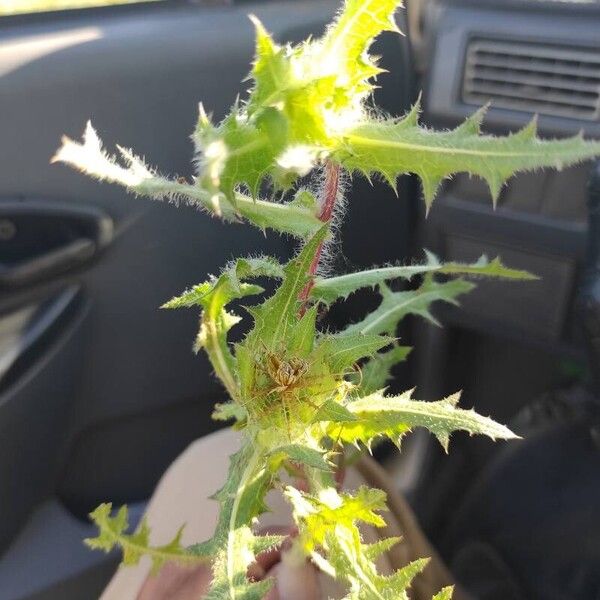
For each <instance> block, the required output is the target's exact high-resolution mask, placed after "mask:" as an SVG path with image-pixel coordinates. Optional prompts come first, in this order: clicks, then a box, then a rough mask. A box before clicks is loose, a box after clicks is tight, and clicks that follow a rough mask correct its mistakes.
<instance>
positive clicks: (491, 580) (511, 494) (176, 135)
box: [0, 0, 600, 600]
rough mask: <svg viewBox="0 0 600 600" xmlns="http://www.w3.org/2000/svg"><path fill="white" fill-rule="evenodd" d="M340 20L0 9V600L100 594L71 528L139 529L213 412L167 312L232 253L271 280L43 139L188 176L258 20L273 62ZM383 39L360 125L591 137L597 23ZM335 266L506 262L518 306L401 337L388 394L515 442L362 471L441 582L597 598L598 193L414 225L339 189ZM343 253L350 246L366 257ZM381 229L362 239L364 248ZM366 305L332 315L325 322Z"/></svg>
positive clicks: (568, 15) (86, 531)
mask: <svg viewBox="0 0 600 600" xmlns="http://www.w3.org/2000/svg"><path fill="white" fill-rule="evenodd" d="M338 4H339V3H338V1H337V0H264V1H259V0H254V1H252V2H248V1H242V0H238V1H236V0H230V1H225V0H223V1H220V0H210V1H209V0H206V1H204V0H196V1H191V0H190V1H187V0H156V1H154V2H130V1H126V0H0V600H55V599H59V598H60V599H61V600H71V599H73V600H75V599H77V600H82V599H87V598H90V599H91V598H97V597H98V595H99V593H100V591H101V590H102V588H103V586H104V585H105V584H106V581H107V580H108V578H110V576H111V574H112V572H113V571H114V569H115V566H116V564H117V560H118V557H117V556H113V555H108V556H105V555H102V554H100V553H97V552H94V553H93V552H91V551H88V550H87V549H86V548H85V547H84V546H83V544H82V539H83V538H85V537H87V536H89V535H91V534H93V528H92V527H91V526H90V525H89V522H88V520H87V517H86V515H87V513H88V512H89V511H90V510H92V509H93V508H94V507H96V506H97V505H98V504H99V503H100V502H103V501H108V500H110V501H112V502H114V503H115V504H120V503H124V502H127V503H129V504H130V505H131V507H132V510H133V513H134V514H137V515H139V514H141V513H142V511H143V509H144V506H145V502H146V501H147V499H148V498H149V496H150V495H151V493H152V490H153V488H154V485H155V484H156V482H157V480H158V478H159V477H160V475H161V473H162V472H163V471H164V469H165V468H166V467H167V466H168V465H169V463H170V462H171V461H172V460H173V459H174V458H175V457H176V456H177V455H178V454H179V453H180V452H181V451H182V450H184V449H185V447H186V446H187V445H188V444H189V443H190V442H191V441H193V440H194V439H196V438H198V437H200V436H202V435H204V434H206V433H208V432H209V431H212V430H213V429H214V427H215V425H214V424H213V423H212V422H211V420H210V414H211V410H212V406H213V404H214V403H215V402H217V401H219V400H222V399H223V392H222V390H221V389H220V387H219V385H218V384H217V383H216V381H215V379H214V378H213V377H212V375H211V373H210V369H209V366H208V363H207V361H206V360H205V358H204V357H203V356H198V357H196V356H194V355H193V354H192V352H191V345H192V340H193V337H194V333H195V329H196V327H197V319H198V315H197V314H196V313H195V312H194V311H190V312H185V311H177V312H174V313H173V312H162V311H159V310H158V309H157V307H158V306H160V305H161V304H162V303H163V302H164V301H165V300H167V299H169V298H171V297H172V296H173V295H175V294H176V293H178V292H180V291H182V290H183V289H185V288H186V287H188V286H190V285H192V284H195V283H198V282H200V281H203V280H204V279H205V278H206V276H207V274H208V273H214V272H217V271H218V270H219V268H220V267H221V266H222V265H223V264H224V263H226V262H227V261H228V260H229V259H230V258H231V257H233V256H236V255H245V254H249V253H253V252H257V251H259V250H260V251H264V252H270V253H273V254H275V255H278V256H281V257H285V256H288V255H289V254H290V253H291V252H293V250H294V248H293V244H292V243H291V242H290V241H289V240H286V239H281V238H277V237H276V236H269V237H268V238H267V239H266V240H265V239H264V238H263V237H262V235H259V234H257V233H256V232H254V231H253V230H252V229H250V228H246V227H243V226H231V225H229V226H223V225H222V224H220V223H219V222H218V221H216V220H211V219H209V218H207V217H206V216H204V215H201V214H198V213H197V212H196V211H195V210H193V209H191V208H185V207H179V208H177V207H174V206H171V205H166V204H159V203H152V202H149V201H145V200H142V199H135V198H132V197H127V196H126V195H125V194H124V193H123V191H122V190H120V189H117V188H116V187H112V186H109V185H99V184H96V183H94V182H92V181H90V180H88V179H86V178H85V177H83V176H81V175H79V174H77V173H75V172H73V171H70V170H69V169H68V168H66V167H64V166H62V165H50V164H49V158H50V157H51V156H52V155H53V153H54V151H55V150H56V148H57V146H58V144H59V141H60V137H61V136H62V135H63V134H67V135H69V136H71V137H75V138H78V137H79V136H80V135H81V132H82V131H83V127H84V125H85V122H86V121H87V119H89V118H91V119H92V120H93V122H94V125H95V127H96V128H97V130H98V131H99V133H100V135H101V137H102V138H103V139H104V140H105V141H106V143H107V144H111V145H112V144H114V143H116V142H118V143H120V144H121V145H123V146H125V147H133V148H135V149H136V151H137V152H138V153H140V154H141V155H143V156H145V157H146V159H147V161H148V162H149V163H150V164H152V165H157V166H158V167H159V168H160V170H161V172H164V173H171V174H176V175H179V176H189V175H191V173H192V167H191V159H192V144H191V141H190V139H189V135H190V133H191V132H192V130H193V127H194V125H195V120H196V117H197V104H198V101H199V100H200V99H202V100H203V102H204V104H205V106H206V107H207V109H208V110H210V111H212V112H213V113H214V114H215V116H216V117H221V116H223V114H224V112H225V111H226V110H227V108H228V107H229V106H230V105H231V103H232V102H233V100H234V99H235V97H236V95H237V94H238V93H240V92H241V91H243V86H241V85H240V83H239V82H240V81H241V80H242V79H243V78H244V77H245V75H246V74H247V73H248V71H249V64H250V60H251V58H252V53H253V28H252V27H251V24H250V22H249V20H248V18H247V15H248V14H249V13H255V14H256V15H258V16H259V18H260V19H261V20H262V21H263V22H264V23H265V25H266V26H267V28H268V29H269V30H271V31H272V32H273V34H274V36H275V38H276V39H277V40H279V41H299V40H301V39H303V38H305V37H306V36H307V35H309V34H319V33H320V32H322V30H323V28H324V26H325V24H326V23H327V22H328V21H329V20H330V19H331V17H332V15H333V14H334V13H335V11H336V9H337V8H338ZM398 22H399V24H400V26H401V28H402V29H403V30H404V31H405V32H406V33H407V35H406V37H399V36H395V35H391V34H389V35H388V34H386V35H384V36H383V37H382V38H381V39H380V40H379V41H378V43H377V47H376V49H375V52H376V53H377V54H380V55H381V56H382V62H383V64H384V66H385V67H386V68H387V69H388V70H389V71H390V73H389V74H386V75H384V76H382V77H381V79H380V82H379V83H380V84H381V88H380V89H379V90H378V92H377V102H378V104H379V105H380V106H381V107H383V109H384V110H386V111H387V112H389V113H392V114H396V115H401V114H403V113H404V112H405V111H406V110H407V109H408V108H409V107H410V106H411V104H412V103H413V102H414V101H415V99H416V97H417V95H418V92H419V90H423V101H424V114H423V119H424V121H425V122H426V123H428V124H429V125H431V126H436V127H441V128H447V127H453V126H456V125H457V124H458V123H459V122H461V121H462V120H463V119H464V118H465V117H466V116H467V115H469V114H471V113H472V112H473V111H475V110H476V109H477V108H478V107H480V106H482V105H483V104H485V103H487V102H488V101H491V102H492V108H491V109H490V111H489V113H488V116H487V118H486V121H485V129H486V130H487V131H488V132H490V133H500V134H505V133H508V132H510V131H514V130H515V129H517V128H519V127H522V126H523V125H525V124H526V123H527V122H528V121H529V120H530V119H531V117H532V115H533V114H538V115H539V126H540V133H541V135H543V136H548V137H560V136H565V135H573V134H575V133H577V132H579V131H583V132H584V133H585V135H586V136H588V137H590V138H594V137H595V138H600V34H599V32H600V3H599V2H598V1H595V0H588V1H586V0H578V1H576V0H571V1H569V0H408V1H407V7H406V10H402V11H399V12H398ZM350 196H351V197H350V203H349V213H348V219H347V221H346V223H345V225H344V229H343V232H342V234H343V236H342V244H341V248H340V255H339V257H338V264H337V268H338V269H339V271H340V272H341V271H343V270H349V269H354V268H359V267H365V266H371V265H373V264H380V263H384V262H410V261H412V260H420V259H422V257H423V254H422V250H421V249H422V248H424V247H426V248H428V249H430V250H432V251H434V252H436V253H437V254H439V255H440V256H441V257H442V258H444V259H448V260H474V259H476V258H478V257H479V256H480V255H481V254H483V253H487V254H488V255H490V256H496V255H501V256H502V258H503V260H504V262H505V263H507V264H508V265H509V266H511V267H515V268H524V269H528V270H530V271H532V272H534V273H536V274H538V275H540V276H541V277H542V279H541V280H540V281H539V282H536V283H512V284H506V283H503V284H496V283H484V282H481V284H480V286H479V288H478V290H477V291H476V292H475V293H474V294H472V295H471V296H470V297H469V298H467V299H466V300H465V301H464V303H463V306H462V307H461V308H460V309H452V310H444V311H439V310H438V314H437V316H438V317H439V318H440V319H441V320H442V321H443V322H444V324H445V327H444V328H443V329H439V328H433V327H430V326H428V325H426V324H424V323H422V322H420V321H418V320H413V321H410V322H409V323H408V324H407V325H406V326H405V327H404V328H403V330H402V331H401V332H400V334H401V336H402V338H403V341H404V342H406V343H412V344H414V345H416V346H417V350H416V351H415V352H414V353H413V355H411V357H410V359H409V361H408V362H407V363H406V364H404V365H402V366H401V367H400V368H399V369H398V372H397V373H396V380H395V381H394V384H393V388H394V389H397V390H404V389H407V388H409V387H412V386H416V387H417V388H418V393H417V396H418V397H420V398H424V399H438V398H440V397H442V396H444V395H446V394H448V393H451V392H455V391H457V390H459V389H463V390H464V396H463V405H464V406H466V407H471V406H474V407H476V409H477V410H478V412H480V413H483V414H485V415H491V416H493V417H494V418H496V419H497V420H500V421H502V422H505V423H508V424H509V425H510V426H511V427H513V428H514V429H515V430H516V431H518V432H519V433H520V434H521V435H523V436H524V438H525V439H524V441H521V442H516V443H511V444H492V443H491V442H488V441H487V440H482V439H471V438H468V437H466V436H461V435H457V436H455V437H454V439H453V443H452V445H451V453H450V456H448V457H446V456H445V455H443V452H442V451H441V450H440V449H439V448H438V445H437V444H436V443H435V441H434V440H432V439H431V438H430V437H429V436H428V435H427V434H422V433H417V434H415V435H414V436H413V437H412V438H410V440H409V441H407V442H406V443H405V446H404V452H403V454H402V456H399V455H398V454H397V452H394V451H391V450H390V449H388V448H382V449H381V450H380V451H379V454H378V456H377V458H378V460H380V461H381V462H382V463H383V464H384V465H385V467H386V469H388V472H389V473H390V475H391V476H392V477H393V478H394V481H395V482H396V485H397V487H398V489H400V490H401V491H402V492H403V493H404V494H406V496H407V497H408V499H409V501H410V502H411V504H412V506H413V508H414V509H415V511H416V513H417V515H418V517H419V519H420V522H421V525H422V526H423V528H424V529H425V531H426V533H427V534H428V536H429V537H430V539H431V540H432V542H433V543H434V544H435V545H436V547H437V548H438V549H439V551H440V553H441V554H442V556H443V557H444V559H445V560H446V561H447V563H448V564H449V565H450V567H451V568H452V570H453V572H454V574H455V575H456V577H457V578H458V579H459V581H460V582H461V583H462V584H463V585H464V586H465V587H466V588H467V589H468V590H469V591H470V592H471V594H472V595H473V597H474V598H479V599H481V600H531V599H533V600H537V599H539V600H579V599H581V600H598V599H600V419H599V411H598V406H599V404H598V398H599V396H600V386H599V384H598V378H599V376H600V308H599V307H600V283H599V282H600V274H599V267H600V253H599V252H598V247H599V246H600V222H599V219H600V210H599V208H598V206H599V205H600V171H599V170H598V167H597V166H595V165H591V164H584V165H581V166H579V167H576V168H573V169H567V170H564V171H562V172H538V173H534V174H526V175H522V176H519V177H517V178H515V179H514V180H513V181H512V182H511V183H510V184H509V185H508V186H507V187H506V188H505V189H504V191H503V194H502V197H501V199H500V202H499V206H498V208H497V209H496V210H495V211H494V210H493V208H492V206H491V202H490V199H489V193H488V191H487V189H486V187H485V185H484V184H483V183H482V182H481V181H479V180H477V179H470V178H467V177H462V176H459V177H456V178H455V179H454V180H453V181H451V182H449V183H448V184H447V185H446V186H445V188H444V190H443V192H442V194H441V195H440V197H439V198H438V200H437V202H436V203H435V204H434V206H433V209H432V210H431V213H430V215H429V217H428V219H427V220H426V219H425V218H424V214H423V209H422V203H421V201H420V190H419V188H418V185H417V183H416V182H415V181H414V180H413V179H412V178H410V177H406V178H404V179H403V180H402V181H401V182H400V185H399V197H396V196H395V195H394V193H393V192H392V191H391V190H390V189H389V188H387V187H385V186H383V185H379V184H376V185H374V186H373V187H371V186H370V185H369V184H368V183H366V182H364V181H361V180H360V179H356V180H355V181H354V184H353V188H352V191H351V193H350ZM364 231H369V232H370V234H369V235H368V236H367V237H365V236H364V233H363V232H364ZM374 232H376V234H375V235H373V233H374ZM374 302H376V299H375V298H373V296H372V295H370V294H364V295H357V296H356V297H354V298H353V299H352V301H351V302H348V303H346V304H345V305H343V306H336V307H335V308H334V310H333V311H332V314H331V322H332V323H339V322H342V321H343V320H345V319H348V318H350V316H349V315H351V314H352V315H354V318H356V316H357V314H358V313H359V312H360V311H364V310H366V308H367V307H368V306H372V305H373V303H374Z"/></svg>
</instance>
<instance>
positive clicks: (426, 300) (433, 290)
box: [344, 277, 474, 335]
mask: <svg viewBox="0 0 600 600" xmlns="http://www.w3.org/2000/svg"><path fill="white" fill-rule="evenodd" d="M473 287H474V285H473V284H472V283H469V282H468V281H464V280H462V279H456V280H454V281H448V282H446V283H438V282H437V281H434V279H433V278H432V277H426V278H425V281H424V282H423V284H422V285H421V286H420V287H419V288H418V289H416V290H412V291H406V292H392V291H391V290H390V289H389V288H388V287H387V286H385V285H382V286H380V287H379V289H380V292H381V295H382V301H381V304H380V305H379V306H378V307H377V309H376V310H374V311H373V312H372V313H371V314H369V315H367V316H366V317H365V318H364V319H363V320H362V321H360V322H359V323H355V324H353V325H350V326H349V327H347V328H346V329H345V330H344V333H345V334H354V333H356V332H360V333H362V334H368V333H369V334H382V333H387V334H391V335H393V334H394V333H395V331H396V328H397V326H398V323H399V322H400V321H401V320H402V319H403V318H404V317H405V316H406V315H409V314H416V315H419V316H421V317H423V318H425V319H427V320H428V321H430V322H431V323H434V324H435V325H439V323H438V321H437V320H436V319H435V318H434V316H433V315H432V314H431V312H430V306H431V304H432V303H434V302H438V301H442V302H447V303H450V304H455V305H456V304H458V301H457V297H458V296H461V295H462V294H466V293H467V292H470V291H471V290H472V289H473Z"/></svg>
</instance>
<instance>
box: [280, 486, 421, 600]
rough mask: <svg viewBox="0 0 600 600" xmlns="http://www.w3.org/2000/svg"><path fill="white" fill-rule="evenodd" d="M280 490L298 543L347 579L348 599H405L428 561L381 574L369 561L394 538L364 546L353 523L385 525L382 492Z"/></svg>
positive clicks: (332, 571) (341, 578) (341, 577)
mask: <svg viewBox="0 0 600 600" xmlns="http://www.w3.org/2000/svg"><path fill="white" fill-rule="evenodd" d="M285 494H286V496H287V497H288V499H289V500H290V502H291V504H292V507H293V511H294V512H293V514H294V520H295V521H296V524H297V526H298V530H299V541H298V543H299V544H300V546H301V547H302V548H303V550H304V551H305V552H306V553H307V554H309V555H311V556H312V557H313V560H315V562H316V563H317V564H319V565H321V566H322V567H323V568H324V569H325V570H326V571H327V572H329V573H331V574H332V575H333V576H334V577H336V579H339V580H345V581H346V582H347V583H348V585H349V588H350V590H349V594H348V596H347V597H346V598H347V599H352V600H374V599H377V600H398V599H406V600H407V596H406V590H407V588H408V587H409V585H410V583H411V581H412V579H413V578H414V576H415V575H416V574H418V572H419V571H421V570H422V569H423V568H424V567H425V565H426V564H427V560H421V561H415V562H414V563H410V564H409V565H407V566H406V567H404V568H403V569H401V570H399V571H398V572H396V573H395V574H394V575H392V576H390V577H385V576H382V575H380V574H379V573H378V572H377V567H376V565H375V562H374V561H375V559H376V558H377V557H378V556H379V555H380V554H382V553H383V552H386V551H388V550H389V549H390V548H391V547H392V546H393V545H394V544H396V543H397V542H398V539H397V538H392V539H390V540H384V541H382V542H380V543H378V544H373V545H365V544H363V543H362V538H361V534H360V531H359V529H358V527H357V524H358V522H363V523H368V524H370V525H373V526H375V527H382V526H384V525H385V521H384V520H383V518H382V517H381V515H379V512H380V511H382V510H385V493H384V492H382V491H381V490H375V489H369V488H367V487H364V486H363V487H360V488H359V489H358V490H357V491H356V492H355V493H354V494H347V493H340V492H338V491H336V490H335V489H334V488H327V489H324V490H322V491H321V493H320V495H319V496H318V497H316V496H313V495H310V494H305V493H302V492H300V491H298V490H296V489H294V488H290V487H288V488H286V490H285Z"/></svg>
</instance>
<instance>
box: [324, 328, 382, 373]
mask: <svg viewBox="0 0 600 600" xmlns="http://www.w3.org/2000/svg"><path fill="white" fill-rule="evenodd" d="M393 341H394V339H393V338H391V337H388V336H383V335H377V334H364V333H348V334H344V335H331V336H326V337H324V338H323V341H321V343H320V345H319V347H318V350H317V352H318V353H319V355H320V356H323V360H325V361H326V362H327V364H328V365H329V367H330V369H331V370H332V371H333V372H335V373H341V372H343V371H344V370H346V369H349V368H351V367H353V366H354V365H355V363H356V362H357V361H359V360H360V359H361V358H365V357H370V356H373V355H374V354H375V353H376V352H377V351H378V350H381V349H382V348H385V347H386V346H389V345H390V344H391V343H392V342H393Z"/></svg>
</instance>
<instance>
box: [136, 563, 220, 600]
mask: <svg viewBox="0 0 600 600" xmlns="http://www.w3.org/2000/svg"><path fill="white" fill-rule="evenodd" d="M211 579H212V572H211V569H210V567H209V566H208V565H200V566H198V567H185V566H181V565H177V564H175V563H167V564H166V565H165V566H164V567H163V568H162V569H161V570H160V572H159V573H157V574H156V575H150V576H149V577H148V578H147V579H146V581H145V582H144V585H143V586H142V589H141V590H140V593H139V595H138V596H137V600H165V598H169V599H170V600H197V599H198V598H202V597H203V596H204V594H205V593H206V592H207V591H208V588H209V586H210V582H211Z"/></svg>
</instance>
